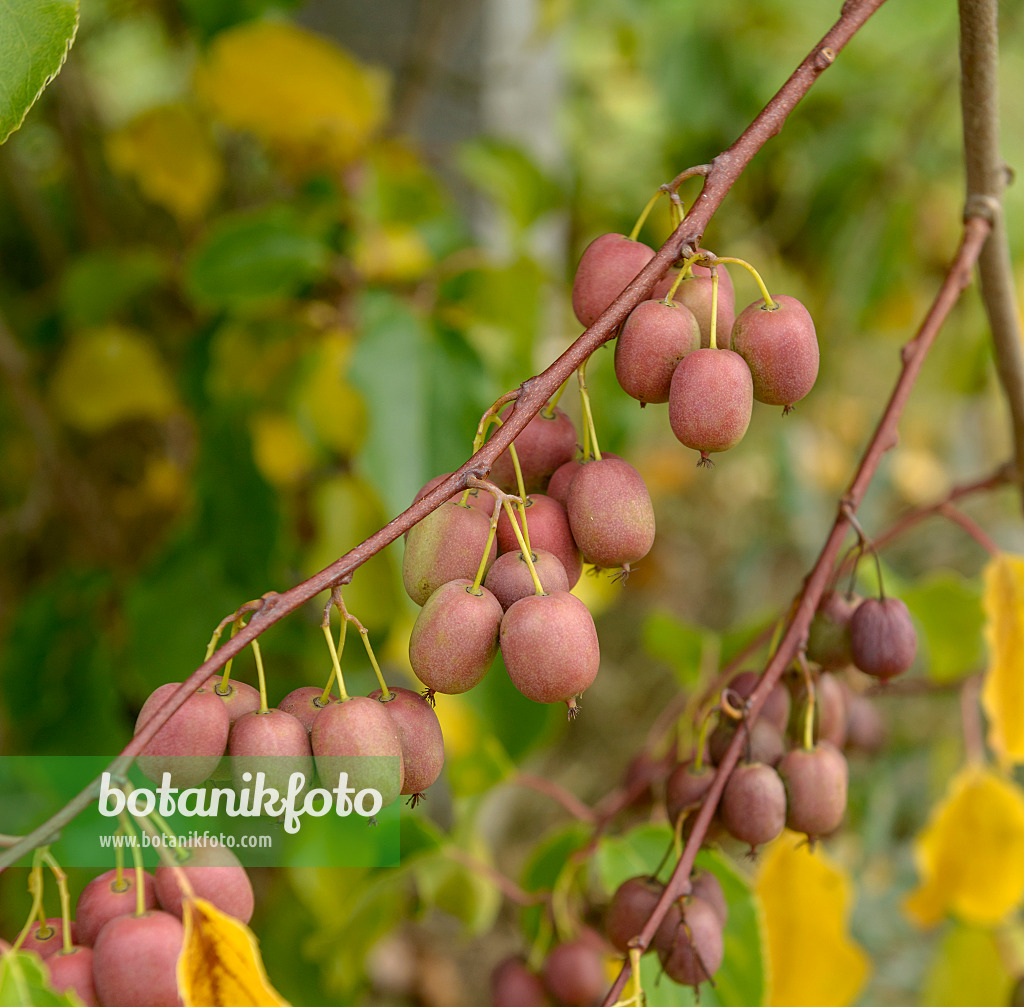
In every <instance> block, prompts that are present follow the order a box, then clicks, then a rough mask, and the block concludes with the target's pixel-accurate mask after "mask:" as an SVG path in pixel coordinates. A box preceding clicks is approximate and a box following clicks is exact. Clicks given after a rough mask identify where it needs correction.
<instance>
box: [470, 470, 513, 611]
mask: <svg viewBox="0 0 1024 1007" xmlns="http://www.w3.org/2000/svg"><path fill="white" fill-rule="evenodd" d="M495 489H496V490H497V487H495ZM498 492H499V493H500V492H501V491H500V490H498ZM504 498H505V494H504V493H501V495H500V496H496V498H495V501H496V504H497V506H496V507H495V508H494V510H492V511H491V525H490V527H489V528H488V530H487V541H486V542H485V543H484V552H483V555H482V556H481V557H480V565H479V566H478V567H477V568H476V576H475V577H474V578H473V587H472V593H473V594H474V595H476V596H477V597H479V595H480V585H481V584H482V583H483V582H484V574H485V573H487V560H488V559H490V557H491V545H492V544H493V542H494V538H495V536H496V535H497V534H498V518H499V517H500V516H501V503H502V500H504Z"/></svg>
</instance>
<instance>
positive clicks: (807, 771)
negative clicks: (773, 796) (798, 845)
mask: <svg viewBox="0 0 1024 1007" xmlns="http://www.w3.org/2000/svg"><path fill="white" fill-rule="evenodd" d="M778 772H779V776H780V777H781V778H782V782H783V784H784V785H785V787H786V825H788V826H789V828H791V829H792V830H793V831H794V832H803V833H805V834H806V835H807V836H809V837H810V838H811V839H816V838H817V837H818V836H827V835H828V834H829V833H830V832H834V831H835V830H836V829H838V828H839V826H840V824H841V823H842V821H843V815H845V814H846V785H847V779H848V776H849V770H848V769H847V765H846V759H844V758H843V755H842V753H841V752H840V751H839V749H837V748H835V747H834V746H833V745H831V744H830V743H829V742H827V741H822V742H820V743H819V744H817V745H815V746H814V748H812V749H803V748H794V749H792V751H789V752H787V753H786V754H785V755H784V756H783V758H782V761H781V762H780V763H779V767H778Z"/></svg>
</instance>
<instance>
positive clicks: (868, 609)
mask: <svg viewBox="0 0 1024 1007" xmlns="http://www.w3.org/2000/svg"><path fill="white" fill-rule="evenodd" d="M850 652H851V654H852V655H853V663H854V664H855V665H856V666H857V667H858V668H860V670H861V671H863V672H864V673H865V674H868V675H871V676H873V677H874V678H880V679H882V681H887V680H888V679H890V678H892V677H893V676H894V675H899V674H901V673H902V672H904V671H906V670H907V669H908V668H909V667H910V666H911V665H912V664H913V663H914V655H915V654H916V653H917V633H916V631H915V630H914V624H913V622H911V619H910V612H909V611H908V610H907V606H906V605H905V604H904V603H903V602H902V601H901V600H900V599H899V598H867V599H865V600H864V601H862V602H861V603H860V604H859V605H858V606H857V610H856V611H855V612H854V613H853V615H852V616H851V618H850Z"/></svg>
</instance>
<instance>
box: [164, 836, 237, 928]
mask: <svg viewBox="0 0 1024 1007" xmlns="http://www.w3.org/2000/svg"><path fill="white" fill-rule="evenodd" d="M178 850H179V853H181V854H183V855H184V859H182V860H180V861H179V864H178V867H179V869H180V870H182V871H184V873H185V876H186V877H187V878H188V880H189V883H190V884H191V885H192V888H193V890H194V891H195V894H196V895H197V896H199V898H202V899H206V900H207V901H208V902H212V903H213V904H214V905H215V906H216V907H217V908H218V909H220V910H221V912H224V913H227V914H228V916H233V917H234V918H235V919H236V920H240V921H241V922H242V923H248V922H249V920H250V919H252V913H253V909H254V908H255V904H256V900H255V896H254V894H253V890H252V882H251V881H250V880H249V875H248V873H247V872H246V870H245V868H244V867H243V866H242V864H241V861H240V860H239V859H238V857H236V856H235V854H234V853H232V852H231V850H229V849H228V848H227V847H226V846H222V845H220V844H216V845H215V844H213V843H205V842H203V841H202V840H199V841H196V842H192V843H189V844H188V845H187V846H184V847H179V848H178ZM153 878H154V887H155V889H156V897H157V900H158V901H159V903H160V908H161V909H163V910H164V911H165V912H167V913H170V914H171V915H172V916H175V917H177V918H178V919H179V920H180V919H181V918H182V901H183V899H184V895H183V893H182V889H181V886H180V885H179V884H178V876H177V873H176V872H175V870H174V869H173V868H172V867H170V866H169V865H168V864H165V863H164V862H163V861H161V862H160V863H159V864H157V868H156V871H155V872H154V874H153Z"/></svg>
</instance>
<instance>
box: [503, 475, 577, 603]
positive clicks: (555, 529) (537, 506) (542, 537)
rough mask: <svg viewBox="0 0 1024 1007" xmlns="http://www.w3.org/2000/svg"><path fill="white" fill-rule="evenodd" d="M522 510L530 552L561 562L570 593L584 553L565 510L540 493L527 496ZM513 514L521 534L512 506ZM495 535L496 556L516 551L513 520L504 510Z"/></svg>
mask: <svg viewBox="0 0 1024 1007" xmlns="http://www.w3.org/2000/svg"><path fill="white" fill-rule="evenodd" d="M525 510H526V527H527V530H528V531H529V533H530V549H531V550H533V549H546V550H547V551H548V552H550V553H554V554H555V556H557V557H558V559H559V560H560V561H561V564H562V567H563V569H564V570H565V576H566V578H567V579H568V581H569V589H570V590H571V589H572V588H573V587H574V586H575V585H576V582H577V581H578V580H579V579H580V574H581V573H583V554H582V553H581V552H580V547H579V546H578V545H577V544H576V539H575V538H573V534H572V528H571V527H570V526H569V515H568V514H567V513H566V509H565V507H564V506H563V505H562V504H560V503H559V502H558V501H557V500H555V499H554V498H553V497H549V496H546V495H545V494H543V493H531V494H530V495H529V496H528V497H527V503H526V508H525ZM513 512H514V513H515V522H516V527H517V528H519V530H520V531H522V527H523V522H522V518H521V517H520V515H519V508H518V507H513ZM497 536H498V552H499V554H501V553H507V552H518V551H519V539H518V538H516V534H515V531H514V530H513V527H512V521H511V520H510V519H509V516H508V513H507V512H505V511H503V512H502V515H501V517H500V518H499V519H498V531H497ZM488 572H490V571H488Z"/></svg>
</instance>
